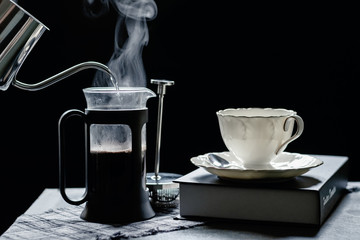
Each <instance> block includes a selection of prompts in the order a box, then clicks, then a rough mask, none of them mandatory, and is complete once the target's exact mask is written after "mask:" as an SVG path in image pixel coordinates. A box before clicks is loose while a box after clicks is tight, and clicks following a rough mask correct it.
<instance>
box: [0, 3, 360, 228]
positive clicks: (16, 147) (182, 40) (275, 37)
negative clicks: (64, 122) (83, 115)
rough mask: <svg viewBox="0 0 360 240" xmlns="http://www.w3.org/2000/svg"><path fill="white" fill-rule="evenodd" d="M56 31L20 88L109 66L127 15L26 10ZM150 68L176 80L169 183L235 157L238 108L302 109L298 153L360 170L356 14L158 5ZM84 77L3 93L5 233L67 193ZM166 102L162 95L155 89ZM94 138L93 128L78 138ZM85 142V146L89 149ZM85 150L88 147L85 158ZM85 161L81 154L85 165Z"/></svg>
mask: <svg viewBox="0 0 360 240" xmlns="http://www.w3.org/2000/svg"><path fill="white" fill-rule="evenodd" d="M18 2H19V3H20V5H21V6H23V7H24V8H25V9H26V10H27V11H29V12H31V13H32V14H33V15H34V16H36V17H37V18H38V19H39V20H40V21H42V22H43V23H45V24H46V25H47V26H48V27H49V28H50V31H47V32H46V33H45V34H44V35H43V36H42V38H41V39H40V41H39V42H38V43H37V45H36V46H35V48H34V49H33V50H32V52H31V54H30V55H29V57H28V58H27V60H26V61H25V63H24V65H23V67H22V68H21V70H20V72H19V74H18V76H17V78H18V79H19V80H20V81H23V82H26V83H32V82H33V83H34V82H38V81H40V80H43V79H45V78H47V77H49V76H52V75H54V74H56V73H58V72H60V71H62V70H64V69H66V68H68V67H71V66H73V65H75V64H77V63H80V62H83V61H89V60H93V61H99V62H102V63H106V62H107V61H108V60H109V58H110V56H111V54H112V51H113V41H114V40H113V39H114V28H115V22H116V13H115V11H114V10H111V11H110V12H109V14H107V15H104V16H102V17H99V18H95V19H94V18H89V17H87V16H86V15H85V14H84V11H83V1H82V0H62V1H45V0H32V1H25V0H23V1H20V0H19V1H18ZM156 3H157V6H158V16H157V18H156V19H155V20H153V21H150V22H148V27H149V33H150V41H149V44H148V46H146V47H145V48H144V51H143V60H144V65H145V71H146V74H147V78H148V82H150V79H151V78H158V79H169V80H174V81H175V85H174V86H172V87H169V88H168V89H167V95H166V96H165V106H164V117H163V138H162V149H161V169H160V170H161V171H168V172H176V173H181V174H185V173H187V172H189V171H191V170H193V169H195V166H193V165H192V164H191V163H190V161H189V159H190V158H191V157H192V156H196V155H199V154H204V153H206V152H211V151H225V150H226V148H225V145H224V144H223V142H222V139H221V136H220V132H219V129H218V122H217V118H216V114H215V112H216V111H218V110H220V109H224V108H229V107H280V108H287V109H293V110H295V111H297V112H298V114H299V115H300V116H301V117H302V118H303V119H304V122H305V130H304V133H303V135H302V136H301V137H300V138H299V139H298V140H296V141H295V142H293V143H291V144H290V145H289V146H288V148H287V151H290V152H300V153H307V154H311V153H313V154H329V155H331V154H332V155H346V156H349V157H350V163H351V169H350V179H351V180H360V174H359V173H358V168H359V166H360V164H359V162H358V161H359V160H358V155H359V154H358V152H357V145H358V136H359V127H358V115H359V113H358V107H357V105H358V102H359V97H358V95H359V93H358V85H357V82H358V79H359V71H360V68H359V67H360V65H359V64H360V49H359V44H360V41H359V40H360V39H359V34H358V29H359V25H360V21H359V20H360V19H359V16H358V14H356V12H353V11H352V10H353V9H354V10H355V9H356V8H355V6H350V5H339V4H336V5H329V4H327V5H321V4H318V5H315V4H313V3H312V4H306V5H305V4H298V3H291V4H285V5H274V4H273V3H271V4H260V3H254V4H248V3H247V4H244V3H236V4H235V2H234V1H188V0H181V1H180V0H171V1H170V0H158V1H156ZM94 73H95V72H94V71H92V70H89V71H84V72H81V73H79V74H77V75H74V76H72V77H70V78H68V79H66V80H64V81H62V82H60V83H58V84H56V85H54V86H51V87H49V88H47V89H44V90H42V91H38V92H27V91H23V90H19V89H16V88H14V87H10V88H9V89H8V90H7V91H5V92H0V103H1V104H0V109H1V112H0V126H1V137H0V150H1V155H0V159H1V162H0V164H1V165H0V189H1V191H0V194H1V195H0V197H1V204H0V211H1V217H0V218H1V219H0V223H1V225H0V230H1V231H3V230H5V229H6V228H7V226H8V225H9V224H11V222H12V221H13V220H14V219H15V217H16V216H18V215H19V214H21V213H23V212H24V211H25V210H26V209H27V208H28V207H29V205H30V204H31V203H32V202H33V201H34V200H35V199H36V197H37V196H38V195H39V194H40V193H41V191H42V190H43V189H44V188H46V187H57V186H58V145H57V144H58V140H57V122H58V119H59V118H60V116H61V114H62V113H63V112H65V111H66V110H69V109H73V108H76V109H80V110H83V109H84V108H85V100H84V97H83V94H82V89H83V88H86V87H89V86H91V83H92V79H93V76H94ZM148 87H149V88H151V89H152V90H154V91H156V87H154V86H151V85H150V84H149V85H148ZM148 107H149V117H150V119H149V123H148V124H147V128H148V144H147V145H148V157H147V159H148V160H147V161H148V162H147V164H148V171H153V156H154V147H155V129H156V113H157V99H155V98H154V99H150V100H149V101H148ZM78 129H82V128H78ZM72 133H73V134H74V137H73V139H75V140H74V141H73V146H74V156H73V158H72V164H73V171H72V175H73V177H72V178H71V179H70V180H69V181H70V183H69V185H71V186H82V184H83V182H82V179H83V175H82V171H81V167H82V162H81V161H82V160H81V149H82V145H81V143H79V142H80V140H81V134H80V133H78V134H77V133H76V131H75V130H74V131H72ZM77 140H79V141H77ZM76 144H79V145H78V146H76ZM76 151H78V152H79V153H75V152H76Z"/></svg>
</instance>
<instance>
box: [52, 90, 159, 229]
mask: <svg viewBox="0 0 360 240" xmlns="http://www.w3.org/2000/svg"><path fill="white" fill-rule="evenodd" d="M83 91H84V94H85V98H86V102H87V108H86V109H85V112H83V111H80V110H69V111H67V112H65V113H64V114H63V115H62V116H61V118H60V120H59V148H60V151H59V154H60V158H59V159H60V192H61V195H62V197H63V198H64V200H65V201H66V202H68V203H69V204H73V205H79V204H82V203H84V202H87V203H86V206H85V209H84V210H83V212H82V214H81V218H83V219H85V220H87V221H92V222H101V223H122V222H133V221H139V220H144V219H148V218H151V217H153V216H154V215H155V213H154V211H153V210H152V208H151V205H150V202H149V193H148V191H147V189H146V185H145V178H146V159H145V156H146V154H145V152H146V122H147V120H148V110H147V108H146V101H147V100H148V99H149V98H151V97H154V96H156V95H155V93H154V92H152V91H151V90H149V89H147V88H141V87H125V88H119V89H115V88H97V87H95V88H87V89H84V90H83ZM71 117H80V118H82V119H83V121H84V124H85V157H86V165H87V166H86V192H85V195H84V197H83V198H82V199H80V200H78V201H74V200H71V199H70V198H69V197H68V196H67V195H66V192H65V185H66V179H65V176H66V167H65V164H66V156H65V155H64V148H65V146H66V141H65V136H64V134H65V130H66V127H65V126H66V125H65V123H66V122H67V121H68V120H69V119H70V118H71Z"/></svg>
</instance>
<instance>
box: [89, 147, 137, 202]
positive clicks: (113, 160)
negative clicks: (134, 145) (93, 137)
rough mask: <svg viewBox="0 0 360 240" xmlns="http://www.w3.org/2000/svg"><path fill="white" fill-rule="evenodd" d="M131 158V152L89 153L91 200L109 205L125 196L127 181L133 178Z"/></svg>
mask: <svg viewBox="0 0 360 240" xmlns="http://www.w3.org/2000/svg"><path fill="white" fill-rule="evenodd" d="M131 156H132V154H131V151H123V152H106V151H103V152H102V151H101V152H90V162H89V163H90V166H89V167H90V168H89V170H90V172H89V174H90V176H89V177H90V179H89V180H90V183H91V184H90V186H89V187H90V192H91V193H92V194H91V195H92V196H91V200H94V201H97V202H99V203H100V202H104V203H107V204H109V203H110V202H114V201H119V200H121V197H124V196H125V195H126V190H127V188H128V185H129V183H130V182H129V181H131V179H132V178H133V176H132V175H131V171H130V169H131V167H130V166H131V160H132V159H131ZM129 168H130V169H129Z"/></svg>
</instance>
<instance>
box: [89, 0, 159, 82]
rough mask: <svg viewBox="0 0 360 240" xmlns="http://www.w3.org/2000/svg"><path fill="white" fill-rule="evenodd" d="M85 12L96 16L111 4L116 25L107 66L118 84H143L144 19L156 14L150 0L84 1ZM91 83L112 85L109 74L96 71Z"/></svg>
mask: <svg viewBox="0 0 360 240" xmlns="http://www.w3.org/2000/svg"><path fill="white" fill-rule="evenodd" d="M84 1H85V9H86V13H87V14H88V15H89V16H92V17H98V16H99V15H102V14H104V13H106V12H107V11H108V10H109V8H110V6H113V7H114V8H115V9H116V11H117V12H118V14H119V15H118V19H117V23H116V28H115V41H114V53H113V55H112V56H111V58H110V60H109V62H108V64H107V65H108V67H109V68H110V70H111V71H112V72H113V74H114V75H115V77H116V84H117V85H118V86H119V87H129V86H132V87H145V86H146V75H145V70H144V66H143V62H142V49H143V47H144V46H145V45H147V43H148V41H149V32H148V28H147V24H146V21H148V20H152V19H154V18H155V17H156V15H157V6H156V4H155V2H154V1H153V0H84ZM94 86H113V84H112V83H111V81H110V79H109V78H108V76H106V75H105V74H103V73H101V72H98V73H97V74H96V76H95V79H94Z"/></svg>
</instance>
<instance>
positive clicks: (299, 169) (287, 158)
mask: <svg viewBox="0 0 360 240" xmlns="http://www.w3.org/2000/svg"><path fill="white" fill-rule="evenodd" d="M209 154H214V155H217V156H219V157H221V158H224V159H225V160H227V161H228V162H229V163H230V164H231V166H230V167H226V168H224V167H217V166H215V165H213V164H212V163H211V162H210V161H209V158H208V155H209ZM190 161H191V162H192V163H193V164H194V165H195V166H198V167H202V168H204V169H205V170H206V171H208V172H210V173H212V174H215V175H217V176H218V177H220V178H223V179H231V180H258V179H282V178H292V177H296V176H300V175H302V174H304V173H306V172H307V171H309V170H310V168H314V167H318V166H320V165H321V164H323V161H321V160H320V159H317V158H315V157H312V156H309V155H303V154H299V153H289V152H283V153H281V154H280V155H279V156H278V157H276V158H275V159H274V160H272V161H271V162H270V164H267V165H254V166H246V167H245V166H244V165H243V164H242V163H241V162H239V161H238V160H237V159H236V158H235V156H234V155H233V154H232V153H230V152H221V153H207V154H204V155H200V156H197V157H193V158H191V159H190Z"/></svg>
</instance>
